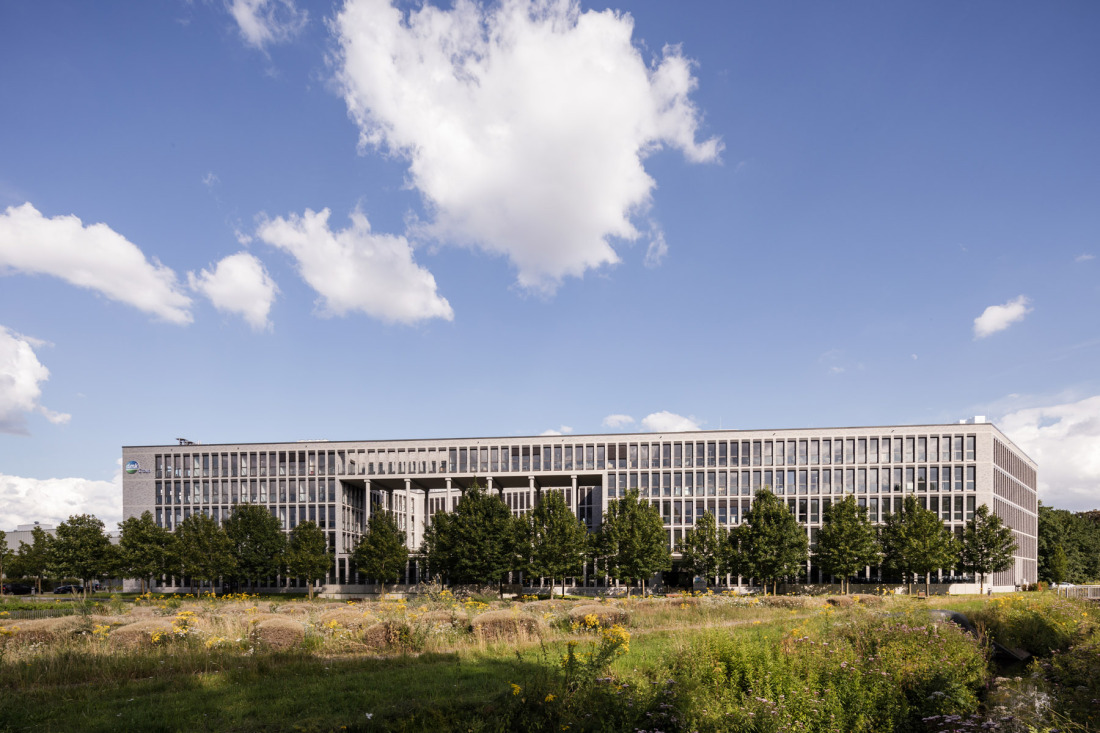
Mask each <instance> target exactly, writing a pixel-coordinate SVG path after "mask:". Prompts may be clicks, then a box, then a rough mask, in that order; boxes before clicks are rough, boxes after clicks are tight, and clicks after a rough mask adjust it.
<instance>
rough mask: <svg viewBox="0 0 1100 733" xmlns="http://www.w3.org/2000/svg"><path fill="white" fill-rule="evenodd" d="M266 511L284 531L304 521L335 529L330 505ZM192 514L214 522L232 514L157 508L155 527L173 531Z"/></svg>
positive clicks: (206, 508) (333, 509)
mask: <svg viewBox="0 0 1100 733" xmlns="http://www.w3.org/2000/svg"><path fill="white" fill-rule="evenodd" d="M268 509H269V510H270V511H271V516H273V517H275V518H277V519H278V520H279V521H280V522H281V523H282V528H283V529H284V530H291V529H294V528H295V527H297V526H298V524H299V523H300V522H306V521H310V522H313V523H314V524H316V525H317V526H318V527H320V528H321V529H335V528H336V507H335V506H334V505H331V504H330V505H328V506H327V507H326V506H324V505H321V506H316V505H311V506H295V505H291V506H289V507H287V506H280V507H274V506H273V507H268ZM192 514H205V515H206V516H208V517H210V518H211V519H213V520H214V521H216V522H220V521H223V520H225V519H229V517H230V516H231V515H232V514H233V510H232V508H225V509H222V508H221V507H216V506H212V507H211V506H204V507H195V508H194V509H193V510H192V509H191V508H190V507H176V508H175V509H174V510H173V509H171V508H166V509H160V508H158V509H157V510H156V522H157V526H158V527H166V528H167V529H175V528H176V527H178V526H179V525H180V524H181V523H182V522H183V521H184V520H186V519H188V518H189V517H190V516H191V515H192ZM333 537H335V535H333ZM334 541H335V540H334Z"/></svg>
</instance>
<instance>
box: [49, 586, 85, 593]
mask: <svg viewBox="0 0 1100 733" xmlns="http://www.w3.org/2000/svg"><path fill="white" fill-rule="evenodd" d="M53 592H54V593H83V592H84V586H82V585H59V586H57V587H56V588H54V589H53Z"/></svg>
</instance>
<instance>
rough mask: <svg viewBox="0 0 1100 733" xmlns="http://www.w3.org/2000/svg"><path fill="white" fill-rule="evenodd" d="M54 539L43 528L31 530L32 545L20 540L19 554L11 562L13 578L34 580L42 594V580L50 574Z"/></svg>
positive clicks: (37, 589)
mask: <svg viewBox="0 0 1100 733" xmlns="http://www.w3.org/2000/svg"><path fill="white" fill-rule="evenodd" d="M52 546H53V537H51V536H50V535H49V534H47V533H46V530H44V529H42V528H41V527H37V526H36V527H34V528H33V529H31V544H29V545H28V544H27V543H26V542H23V541H22V540H20V542H19V552H17V553H16V554H15V557H14V558H12V560H11V561H10V564H11V569H10V571H9V574H10V575H12V576H13V577H21V578H34V585H35V589H36V591H37V592H38V594H39V595H41V594H42V579H43V578H44V577H45V576H46V573H48V572H49V569H50V562H51V556H52Z"/></svg>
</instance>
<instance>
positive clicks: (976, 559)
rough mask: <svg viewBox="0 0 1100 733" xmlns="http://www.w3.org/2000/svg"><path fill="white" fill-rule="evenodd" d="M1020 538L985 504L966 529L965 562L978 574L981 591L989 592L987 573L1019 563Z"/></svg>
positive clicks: (962, 557) (966, 566)
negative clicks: (986, 579)
mask: <svg viewBox="0 0 1100 733" xmlns="http://www.w3.org/2000/svg"><path fill="white" fill-rule="evenodd" d="M1015 555H1016V538H1015V537H1014V536H1013V533H1012V529H1011V528H1009V527H1006V526H1005V525H1004V523H1003V522H1002V521H1001V518H1000V517H998V516H997V515H996V514H992V513H991V512H990V511H989V507H988V506H986V505H985V504H982V505H981V506H980V507H978V509H977V510H976V511H975V512H974V516H973V517H972V518H971V519H970V521H969V522H967V523H966V528H965V529H964V530H963V538H962V552H961V554H960V559H961V561H962V562H961V565H962V567H963V568H964V569H966V570H968V571H969V572H972V573H975V574H976V575H977V576H978V592H979V593H984V592H985V574H986V573H999V572H1001V571H1003V570H1008V569H1009V568H1010V567H1012V566H1013V564H1014V563H1015V561H1016V559H1015Z"/></svg>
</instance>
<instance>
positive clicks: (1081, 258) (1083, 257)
mask: <svg viewBox="0 0 1100 733" xmlns="http://www.w3.org/2000/svg"><path fill="white" fill-rule="evenodd" d="M1095 259H1096V255H1094V254H1092V253H1090V252H1083V253H1081V254H1079V255H1077V256H1076V257H1074V258H1073V261H1074V262H1088V261H1090V260H1095Z"/></svg>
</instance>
